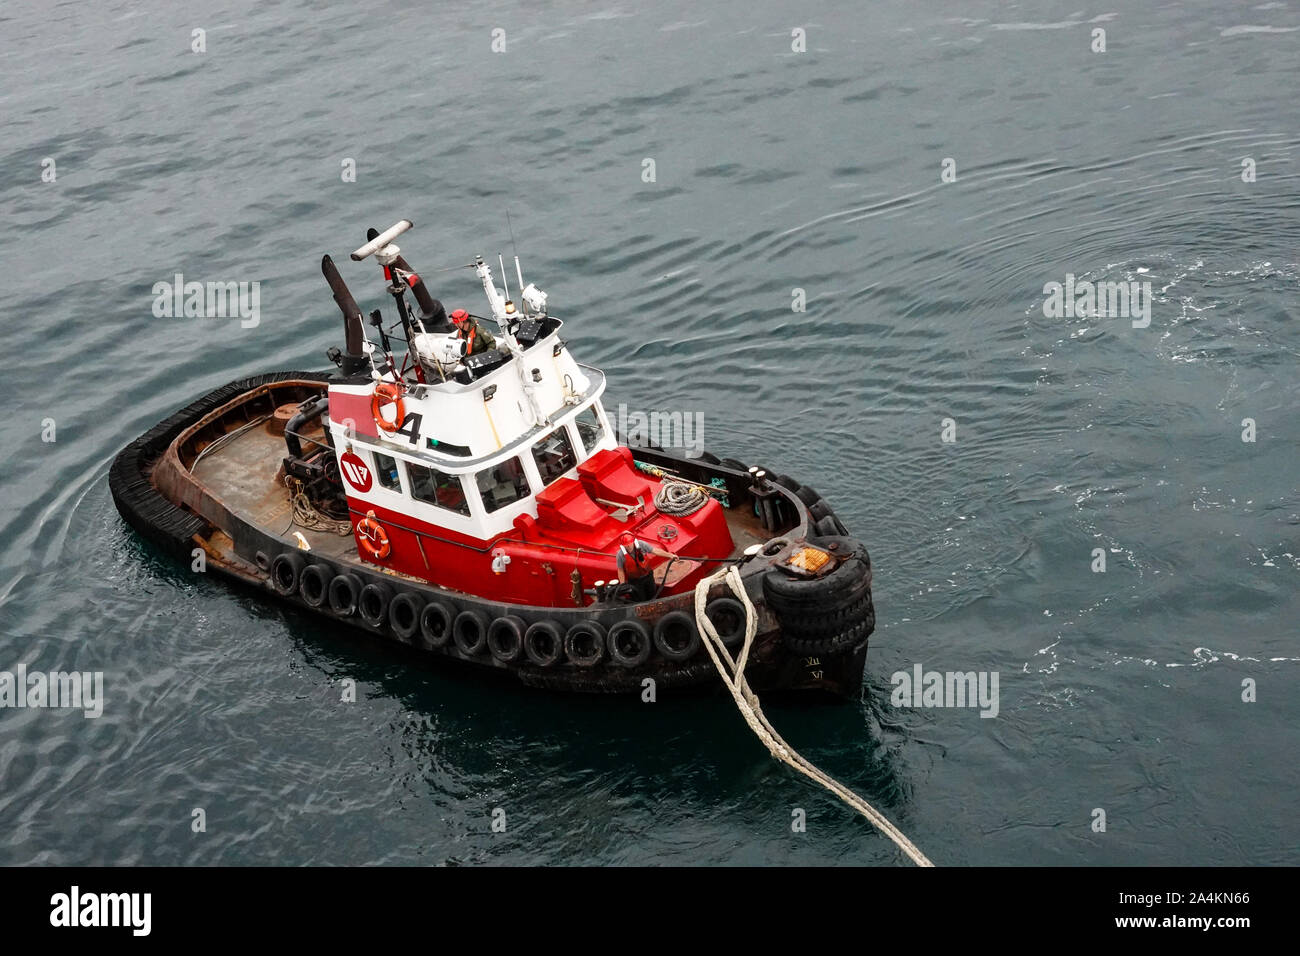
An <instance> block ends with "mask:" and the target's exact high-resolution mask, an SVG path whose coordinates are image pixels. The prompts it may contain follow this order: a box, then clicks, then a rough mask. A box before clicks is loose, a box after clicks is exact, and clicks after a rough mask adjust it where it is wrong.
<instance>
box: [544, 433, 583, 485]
mask: <svg viewBox="0 0 1300 956" xmlns="http://www.w3.org/2000/svg"><path fill="white" fill-rule="evenodd" d="M533 461H535V462H537V471H538V473H539V474H540V475H541V476H542V484H544V485H549V484H550V483H551V482H553V481H554V480H555V479H556V478H559V477H560V475H562V474H564V473H565V472H566V471H568V470H569V469H570V468H572V467H573V466H574V465H576V464H577V463H578V461H577V459H576V458H574V456H573V445H571V444H570V443H569V433H568V432H567V431H565V430H564V429H563V428H557V429H556V430H555V431H553V432H551V433H550V434H549V435H547V436H546V437H545V438H543V439H542V440H541V441H539V442H538V443H537V444H535V445H534V446H533Z"/></svg>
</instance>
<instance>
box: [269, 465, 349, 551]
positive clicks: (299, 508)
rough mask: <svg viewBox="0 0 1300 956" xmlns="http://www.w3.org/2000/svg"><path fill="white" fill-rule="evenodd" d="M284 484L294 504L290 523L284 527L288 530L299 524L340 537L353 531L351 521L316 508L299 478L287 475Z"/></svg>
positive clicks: (301, 526)
mask: <svg viewBox="0 0 1300 956" xmlns="http://www.w3.org/2000/svg"><path fill="white" fill-rule="evenodd" d="M284 486H285V487H286V488H288V489H289V501H290V503H291V504H292V506H293V513H292V514H291V515H290V517H289V524H288V526H287V527H286V528H285V529H284V530H285V531H286V532H287V531H288V530H289V528H292V527H293V526H294V525H297V526H298V527H300V528H306V529H307V530H309V531H325V532H328V533H329V534H336V535H338V536H339V537H343V536H344V535H348V534H351V533H352V522H351V521H344V520H341V519H339V518H331V517H329V516H328V515H323V514H321V513H320V512H319V511H317V510H316V508H315V507H314V506H313V505H312V503H311V499H310V498H308V497H307V493H306V492H305V491H303V487H302V482H301V481H300V480H299V479H297V478H294V477H293V476H292V475H285V478H284Z"/></svg>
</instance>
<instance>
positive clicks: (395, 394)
mask: <svg viewBox="0 0 1300 956" xmlns="http://www.w3.org/2000/svg"><path fill="white" fill-rule="evenodd" d="M385 405H395V406H397V417H396V418H394V419H393V420H392V421H391V422H390V421H389V420H388V419H386V418H385V417H384V416H383V415H381V414H379V410H380V409H381V408H383V407H384V406H385ZM370 414H371V415H373V416H374V417H375V424H376V425H378V426H379V427H380V428H382V429H383V430H384V431H386V432H395V431H397V430H398V429H399V428H401V427H402V423H403V422H404V421H406V406H405V405H404V404H402V386H400V385H395V384H393V383H392V382H380V383H379V384H378V385H376V386H375V393H374V394H373V395H371V396H370Z"/></svg>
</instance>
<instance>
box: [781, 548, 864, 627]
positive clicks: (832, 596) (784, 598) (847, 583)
mask: <svg viewBox="0 0 1300 956" xmlns="http://www.w3.org/2000/svg"><path fill="white" fill-rule="evenodd" d="M808 543H809V544H810V545H813V546H814V547H818V548H823V549H824V550H826V551H829V552H830V553H831V554H834V555H837V556H838V557H839V558H840V563H839V566H838V567H836V568H835V570H833V571H831V572H830V573H829V574H827V575H826V576H825V577H820V578H798V577H795V576H793V575H791V574H787V573H786V572H785V571H782V570H781V569H780V568H773V569H772V570H770V571H768V572H767V573H766V574H765V575H763V596H764V597H765V598H766V599H767V602H768V604H770V605H771V606H772V609H773V610H774V611H776V612H777V613H778V614H780V613H781V612H782V611H785V612H792V611H795V610H798V609H804V608H810V609H813V610H816V609H818V608H823V609H825V608H829V607H834V606H838V605H842V604H844V603H845V602H852V601H855V600H857V599H858V598H859V597H860V596H861V593H862V592H863V591H864V590H867V589H869V588H870V587H871V557H870V555H868V554H867V549H866V547H864V546H863V544H862V543H861V542H860V541H858V540H856V539H854V538H849V537H836V536H832V535H822V536H814V537H811V538H809V539H808Z"/></svg>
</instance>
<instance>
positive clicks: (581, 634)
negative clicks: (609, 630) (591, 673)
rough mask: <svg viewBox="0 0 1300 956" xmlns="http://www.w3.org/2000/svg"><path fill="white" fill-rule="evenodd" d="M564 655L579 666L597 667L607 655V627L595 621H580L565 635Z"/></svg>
mask: <svg viewBox="0 0 1300 956" xmlns="http://www.w3.org/2000/svg"><path fill="white" fill-rule="evenodd" d="M564 656H565V657H567V658H568V659H569V661H570V662H571V663H573V664H575V665H577V666H578V667H595V666H596V665H597V664H599V663H600V661H601V658H603V657H604V656H605V629H604V628H603V627H601V626H600V625H599V624H597V623H596V622H595V621H579V622H578V623H577V624H575V625H573V627H571V628H569V633H567V634H565V635H564Z"/></svg>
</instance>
